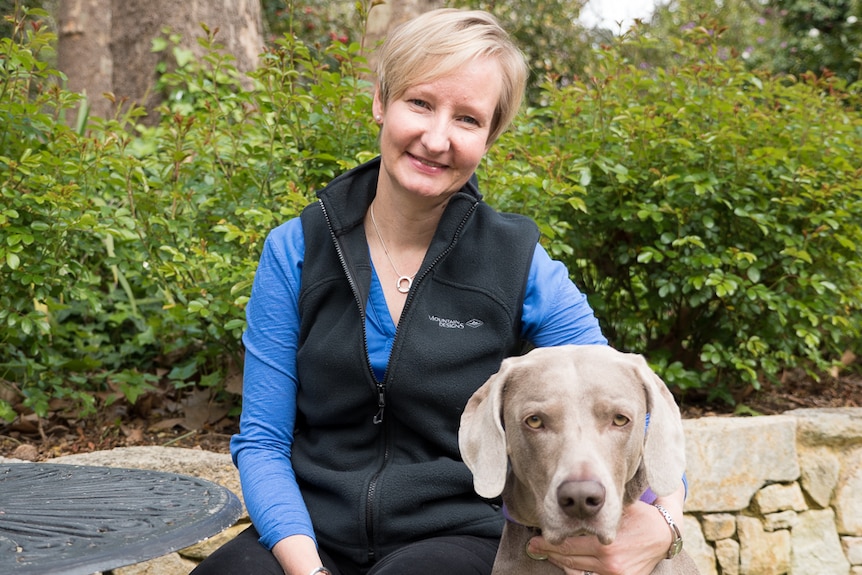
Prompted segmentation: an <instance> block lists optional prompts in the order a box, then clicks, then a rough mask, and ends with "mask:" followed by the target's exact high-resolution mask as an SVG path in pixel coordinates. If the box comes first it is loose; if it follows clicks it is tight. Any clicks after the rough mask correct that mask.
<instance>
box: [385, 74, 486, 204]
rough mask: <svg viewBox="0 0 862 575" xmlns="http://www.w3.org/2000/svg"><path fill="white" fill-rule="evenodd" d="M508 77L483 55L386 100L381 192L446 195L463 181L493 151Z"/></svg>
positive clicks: (462, 183) (446, 196)
mask: <svg viewBox="0 0 862 575" xmlns="http://www.w3.org/2000/svg"><path fill="white" fill-rule="evenodd" d="M502 86H503V82H502V79H501V74H500V66H499V64H498V63H497V61H496V60H493V59H489V58H477V59H474V60H472V61H471V62H470V63H469V64H468V65H466V66H464V67H463V68H462V69H459V70H458V71H457V72H455V73H453V74H451V75H448V76H444V77H442V78H438V79H436V80H433V81H430V82H427V83H422V84H415V85H413V86H410V87H409V88H408V89H407V90H406V91H405V92H404V94H402V95H401V96H400V97H399V98H393V99H392V100H391V101H390V102H387V103H385V105H384V103H383V102H381V101H380V92H379V90H378V92H377V93H375V95H374V116H375V118H378V121H379V122H382V124H381V131H380V155H381V158H382V167H381V171H380V180H379V183H378V186H379V187H380V190H379V191H386V192H391V193H407V194H413V195H416V196H420V197H424V198H429V199H432V198H436V199H446V198H448V197H449V196H450V195H451V194H453V193H455V192H456V191H458V190H459V189H460V188H461V186H463V185H464V184H465V183H466V182H467V180H468V179H469V178H470V176H471V175H472V174H473V172H475V171H476V167H477V166H478V165H479V162H480V161H481V160H482V156H483V155H484V154H485V152H486V151H488V147H489V145H488V135H489V134H490V132H491V122H492V121H493V117H494V110H495V109H496V107H497V103H498V102H499V100H500V94H501V92H502Z"/></svg>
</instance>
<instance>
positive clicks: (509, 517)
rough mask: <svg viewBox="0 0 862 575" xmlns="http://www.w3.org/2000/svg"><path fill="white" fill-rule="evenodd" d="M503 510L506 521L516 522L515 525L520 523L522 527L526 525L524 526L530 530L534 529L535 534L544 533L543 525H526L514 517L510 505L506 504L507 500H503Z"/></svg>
mask: <svg viewBox="0 0 862 575" xmlns="http://www.w3.org/2000/svg"><path fill="white" fill-rule="evenodd" d="M502 511H503V518H504V519H505V520H506V521H508V522H509V523H512V524H514V525H518V526H520V527H524V528H526V529H529V530H530V531H532V532H533V533H534V534H535V535H541V534H542V528H541V527H536V526H534V525H524V524H523V523H521V522H520V521H518V520H517V519H515V518H514V517H512V514H511V513H509V507H508V506H507V505H506V502H505V501H504V502H503V508H502Z"/></svg>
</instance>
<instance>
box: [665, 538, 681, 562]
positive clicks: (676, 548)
mask: <svg viewBox="0 0 862 575" xmlns="http://www.w3.org/2000/svg"><path fill="white" fill-rule="evenodd" d="M680 551H682V537H678V538H676V539H674V542H673V544H672V545H671V546H670V551H669V552H668V559H672V558H674V557H676V556H677V555H679V553H680Z"/></svg>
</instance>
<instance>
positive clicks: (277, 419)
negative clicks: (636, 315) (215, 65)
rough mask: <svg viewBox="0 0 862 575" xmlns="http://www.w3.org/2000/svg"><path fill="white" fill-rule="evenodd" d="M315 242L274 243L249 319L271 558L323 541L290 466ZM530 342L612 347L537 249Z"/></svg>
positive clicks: (384, 313) (388, 331) (251, 485)
mask: <svg viewBox="0 0 862 575" xmlns="http://www.w3.org/2000/svg"><path fill="white" fill-rule="evenodd" d="M304 257H305V242H304V238H303V233H302V226H301V222H300V220H299V219H298V218H297V219H293V220H290V221H288V222H286V223H285V224H283V225H281V226H279V227H278V228H276V229H275V230H273V231H272V233H271V234H270V236H269V237H268V238H267V241H266V244H265V246H264V250H263V253H262V255H261V259H260V263H259V266H258V269H257V273H256V275H255V280H254V287H253V289H252V296H251V299H250V301H249V303H248V306H247V309H246V315H247V320H248V328H247V330H246V332H245V334H244V335H243V343H244V344H245V347H246V354H245V373H244V379H243V413H242V417H241V420H240V433H239V434H238V435H236V436H234V437H233V439H232V440H231V453H232V455H233V458H234V462H235V464H236V465H237V467H238V468H239V471H240V479H241V482H242V489H243V495H244V498H245V503H246V506H247V507H248V511H249V515H250V516H251V519H252V521H253V523H254V525H255V527H256V528H257V530H258V532H259V533H260V534H261V542H262V543H263V544H264V545H265V546H266V547H268V548H271V547H272V546H273V545H275V543H277V542H278V541H280V540H281V539H283V538H285V537H288V536H290V535H298V534H304V535H308V536H309V537H312V538H313V537H314V531H313V529H312V525H311V520H310V519H309V515H308V512H307V511H306V508H305V505H304V503H303V500H302V495H301V493H300V491H299V487H298V485H297V482H296V478H295V476H294V473H293V469H292V467H291V463H290V453H291V445H292V443H293V429H294V424H295V421H296V392H297V377H296V352H297V345H298V339H299V314H298V295H299V286H300V277H301V274H302V266H303V259H304ZM395 328H396V326H395V324H394V322H393V321H392V318H391V316H390V314H389V309H388V307H387V306H386V301H385V298H384V295H383V289H382V287H381V285H380V282H379V280H378V278H377V276H376V274H373V277H372V283H371V290H370V294H369V297H368V307H367V316H366V330H367V342H368V343H367V345H368V355H369V359H370V362H371V365H372V368H373V369H374V372H375V375H376V376H377V377H378V378H379V379H381V380H382V379H383V374H384V372H385V371H386V364H387V362H388V360H389V353H390V350H391V348H392V345H393V342H394V338H395ZM522 336H523V338H524V340H526V341H529V342H531V343H532V344H533V345H536V346H539V347H543V346H552V345H564V344H606V343H607V340H606V339H605V337H604V336H603V335H602V333H601V330H600V328H599V325H598V322H597V321H596V318H595V316H594V314H593V311H592V309H591V308H590V307H589V305H588V303H587V301H586V297H585V296H584V294H582V293H581V292H580V290H578V288H577V287H576V286H575V285H574V283H573V282H572V281H571V280H570V278H569V275H568V271H567V270H566V268H565V266H564V265H563V264H562V263H560V262H557V261H554V260H552V259H551V258H550V257H549V256H548V254H547V252H545V250H544V249H543V248H542V247H541V246H539V245H537V246H536V249H535V254H534V257H533V260H532V265H531V268H530V273H529V278H528V284H527V291H526V294H525V299H524V306H523V310H522Z"/></svg>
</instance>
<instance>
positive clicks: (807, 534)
mask: <svg viewBox="0 0 862 575" xmlns="http://www.w3.org/2000/svg"><path fill="white" fill-rule="evenodd" d="M791 545H792V546H793V571H792V572H793V573H817V574H818V575H847V573H848V572H849V571H850V562H849V561H847V558H846V557H845V556H844V549H843V548H842V546H841V541H840V539H839V538H838V532H837V531H836V529H835V514H834V513H833V512H832V510H831V509H823V510H812V511H806V512H804V513H800V514H799V523H797V524H796V527H794V528H793V535H792V540H791Z"/></svg>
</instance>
